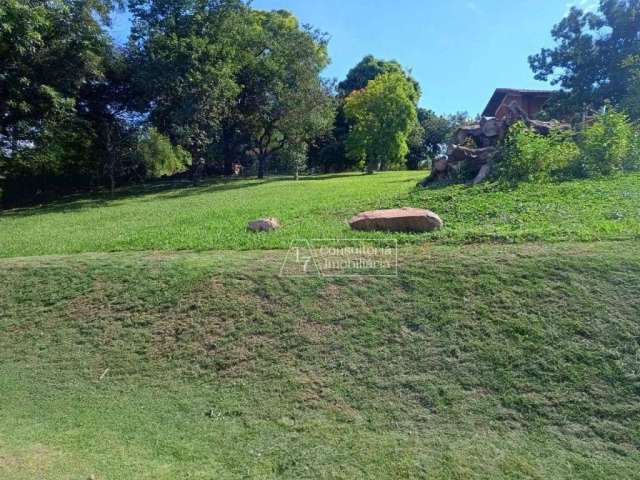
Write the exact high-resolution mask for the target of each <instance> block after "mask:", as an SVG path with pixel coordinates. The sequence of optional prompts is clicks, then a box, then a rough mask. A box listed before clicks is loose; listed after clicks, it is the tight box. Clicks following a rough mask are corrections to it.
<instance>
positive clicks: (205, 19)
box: [0, 0, 640, 205]
mask: <svg viewBox="0 0 640 480" xmlns="http://www.w3.org/2000/svg"><path fill="white" fill-rule="evenodd" d="M639 1H640V0H602V2H601V3H602V5H601V13H600V14H599V15H596V14H590V13H584V12H582V11H580V10H577V9H574V10H572V11H571V13H570V14H569V16H568V17H567V18H566V19H564V20H563V21H562V23H561V24H559V25H558V26H557V27H556V28H555V29H554V36H555V37H556V39H557V41H558V46H557V47H556V49H554V50H548V49H547V50H543V51H542V52H541V53H540V54H539V55H536V56H534V57H532V58H531V65H532V68H533V70H534V72H535V73H536V76H537V77H538V78H540V79H548V78H556V77H554V75H555V73H556V70H558V69H559V70H560V72H562V73H561V75H560V76H559V77H557V79H558V81H559V83H560V84H561V86H562V87H564V92H565V93H563V94H562V95H561V96H559V97H558V98H557V99H556V101H555V102H554V103H553V108H554V109H555V110H553V109H550V110H549V112H550V113H555V112H562V114H563V115H565V116H566V115H570V114H572V113H573V114H576V115H577V114H578V113H579V112H581V111H583V110H584V109H585V108H586V107H587V106H588V107H590V108H599V107H600V106H602V105H603V104H604V103H605V102H607V101H609V102H613V103H615V104H616V105H621V106H623V108H624V109H625V110H626V111H628V112H629V113H630V114H631V115H632V116H635V117H634V118H637V115H638V111H640V101H638V93H639V91H638V88H639V84H640V82H639V81H638V80H640V73H639V72H640V49H639V47H638V44H639V42H640V40H639V36H638V29H639V28H640V27H639V25H640V16H639V14H638V11H639V10H640V9H639V7H638V4H639ZM125 3H126V4H125ZM124 7H126V8H127V9H128V11H129V12H130V15H131V18H132V29H131V34H130V36H129V39H128V41H127V42H126V43H125V44H124V45H123V46H118V45H116V44H115V43H114V41H113V39H112V38H111V36H110V35H109V34H108V32H107V28H106V27H107V26H108V25H109V23H110V21H111V17H112V15H113V13H114V12H115V11H116V9H119V8H124ZM598 31H600V32H604V33H603V34H602V35H593V32H598ZM327 42H328V36H327V35H326V34H325V33H323V32H319V31H317V30H315V29H313V28H312V27H310V26H307V25H300V23H299V22H298V20H297V19H296V18H295V17H294V16H293V15H292V14H291V13H289V12H286V11H271V12H265V11H259V10H255V9H253V8H251V6H250V4H249V3H247V2H244V1H242V0H129V1H128V2H124V1H118V0H49V1H46V2H44V1H41V0H2V2H0V195H2V199H3V202H4V204H5V205H10V204H17V203H20V202H30V201H39V200H44V199H46V198H48V197H50V196H52V195H56V194H60V193H65V192H70V191H75V190H82V189H94V188H98V187H107V188H111V189H113V188H115V187H116V186H119V185H123V184H126V183H130V182H142V181H145V180H146V179H149V178H154V177H162V176H174V175H183V176H185V177H188V178H190V179H192V180H193V181H194V182H197V181H199V180H200V179H201V178H202V177H204V176H207V175H238V174H244V175H257V176H259V177H263V176H264V175H266V174H268V173H287V174H297V173H299V172H303V171H313V172H339V171H345V170H353V169H361V168H366V169H367V170H370V171H373V170H376V169H386V168H421V167H423V166H425V165H428V163H429V161H430V159H431V158H433V157H434V156H435V155H436V154H437V153H439V150H440V148H441V146H442V145H443V144H444V143H446V142H447V141H448V139H449V138H450V136H451V134H452V132H453V130H455V128H456V127H457V126H458V125H460V124H461V123H465V122H466V121H467V120H468V119H467V116H466V114H456V115H451V116H446V117H443V116H439V115H436V114H434V113H433V112H431V111H429V110H425V109H421V108H418V106H417V105H418V100H419V98H420V93H421V91H420V86H419V85H418V84H417V82H416V81H415V80H414V79H413V78H412V77H411V75H410V73H409V72H407V71H406V70H405V69H404V68H403V67H402V66H401V65H400V64H398V63H397V62H395V61H385V60H379V59H376V58H374V57H372V56H367V57H365V58H364V59H363V60H362V61H361V62H360V63H359V64H358V65H356V66H355V67H354V68H353V69H352V70H351V71H350V72H349V74H348V75H347V77H346V79H344V80H343V81H342V82H340V83H337V82H336V81H333V80H328V79H325V78H323V77H322V75H321V72H322V71H323V69H324V68H325V67H326V66H327V64H328V63H329V57H328V54H327ZM572 56H574V57H579V58H580V59H581V62H578V63H576V62H575V61H573V60H572Z"/></svg>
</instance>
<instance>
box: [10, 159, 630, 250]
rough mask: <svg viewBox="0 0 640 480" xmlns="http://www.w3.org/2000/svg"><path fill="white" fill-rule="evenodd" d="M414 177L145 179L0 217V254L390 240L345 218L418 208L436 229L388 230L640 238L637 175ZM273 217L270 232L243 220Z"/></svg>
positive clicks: (485, 236)
mask: <svg viewBox="0 0 640 480" xmlns="http://www.w3.org/2000/svg"><path fill="white" fill-rule="evenodd" d="M424 175H425V174H424V173H423V172H389V173H382V174H376V175H370V176H365V175H361V174H346V175H337V176H324V177H315V178H307V179H303V180H301V181H297V182H296V181H294V180H283V179H270V180H266V181H257V180H231V181H227V182H211V183H208V184H205V185H202V186H199V187H190V186H182V187H180V188H177V187H172V186H171V185H163V184H157V185H150V186H147V187H137V188H131V189H126V190H122V191H119V192H118V194H117V195H116V196H115V197H114V198H111V197H109V196H108V195H102V196H94V197H89V198H72V199H68V200H66V201H63V202H58V203H56V204H53V205H49V206H44V207H39V208H27V209H17V210H10V211H4V212H2V213H0V256H2V257H14V256H28V255H47V254H67V253H82V252H110V251H133V250H138V251H140V250H167V251H171V250H255V249H281V248H287V247H288V246H289V244H290V242H291V241H292V240H296V239H326V238H330V239H336V238H337V239H341V238H370V237H374V238H375V237H389V235H387V234H375V235H373V234H370V233H354V232H352V231H350V229H349V227H348V225H347V224H346V221H347V220H348V219H349V218H350V217H351V216H352V215H354V214H356V213H358V212H359V211H362V210H365V209H366V210H368V209H374V208H389V207H402V206H413V207H425V208H429V209H432V210H434V211H435V212H437V213H439V214H440V215H441V216H442V218H443V219H444V221H445V228H444V229H443V230H441V231H439V232H437V233H434V234H423V235H395V236H392V238H396V239H398V240H399V241H400V242H401V243H423V242H424V241H432V242H433V241H435V242H446V243H464V242H484V241H490V242H495V241H499V242H514V241H518V242H521V241H535V240H544V241H559V240H579V241H586V240H611V239H615V240H623V239H637V238H640V175H638V174H633V175H624V176H619V177H615V178H607V179H601V180H585V181H573V182H566V183H557V184H546V185H535V184H533V185H532V184H525V185H521V186H519V187H517V188H514V189H504V188H499V187H497V186H495V185H483V186H479V187H475V188H465V187H463V186H450V187H444V188H437V189H429V190H422V189H420V190H418V189H416V188H415V185H416V182H418V181H419V180H420V179H422V178H423V177H424ZM265 216H275V217H278V218H279V219H280V220H281V222H282V224H283V227H282V229H281V230H280V231H279V232H276V233H272V234H268V235H253V234H250V233H248V232H247V231H246V225H247V222H248V221H250V220H253V219H256V218H259V217H265Z"/></svg>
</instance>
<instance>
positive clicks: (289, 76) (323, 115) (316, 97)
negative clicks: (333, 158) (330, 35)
mask: <svg viewBox="0 0 640 480" xmlns="http://www.w3.org/2000/svg"><path fill="white" fill-rule="evenodd" d="M252 18H253V20H254V21H255V28H254V29H252V30H251V31H252V33H253V34H252V35H251V36H250V40H249V43H250V45H249V49H248V50H249V51H251V52H255V55H252V56H251V57H250V58H249V59H248V61H247V63H246V64H245V65H243V68H242V70H241V71H240V74H239V78H238V82H239V83H240V84H241V85H242V91H241V92H240V95H239V101H238V110H239V113H240V116H241V120H242V124H241V130H244V131H245V132H246V134H247V135H246V138H248V141H249V145H250V147H251V150H252V152H253V153H254V154H255V156H256V158H257V161H258V177H259V178H263V177H264V175H265V173H266V170H267V165H268V161H269V159H270V158H271V156H273V155H274V154H275V153H277V152H280V151H282V150H283V149H285V148H286V149H287V150H288V151H289V152H300V151H305V152H306V149H307V148H306V146H307V145H308V144H309V142H311V140H312V139H313V138H314V137H316V136H318V135H321V134H323V133H325V132H326V131H328V130H329V128H330V127H331V124H332V122H333V118H334V117H333V115H334V107H333V102H332V99H331V96H330V92H329V90H330V86H329V85H328V84H326V83H325V82H323V81H322V79H321V78H320V72H321V71H322V69H324V67H325V66H326V65H327V63H328V61H329V58H328V55H327V49H326V46H327V40H326V36H325V35H324V34H321V33H319V32H317V31H313V30H311V29H310V28H308V27H302V28H300V26H299V24H298V21H297V19H296V18H295V17H294V16H293V15H291V14H290V13H289V12H285V11H274V12H259V11H255V12H252Z"/></svg>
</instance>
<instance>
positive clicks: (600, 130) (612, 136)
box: [573, 111, 635, 177]
mask: <svg viewBox="0 0 640 480" xmlns="http://www.w3.org/2000/svg"><path fill="white" fill-rule="evenodd" d="M634 139H635V132H634V130H633V126H632V125H631V123H630V121H629V118H628V117H627V116H626V115H625V114H623V113H619V112H615V111H609V112H607V113H604V114H601V115H598V116H597V117H596V118H595V121H594V122H593V124H592V125H589V126H586V127H585V128H584V130H583V131H582V132H581V134H580V139H579V145H580V151H581V156H580V160H579V162H578V163H577V164H576V165H575V166H574V169H573V170H574V172H575V174H577V175H579V176H585V177H593V176H598V175H610V174H612V173H615V172H619V171H622V170H623V169H624V168H625V165H626V164H627V162H628V161H629V160H630V159H631V157H632V154H633V150H634Z"/></svg>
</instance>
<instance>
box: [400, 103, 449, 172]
mask: <svg viewBox="0 0 640 480" xmlns="http://www.w3.org/2000/svg"><path fill="white" fill-rule="evenodd" d="M453 130H454V126H453V122H452V120H451V119H450V118H447V117H442V116H440V115H437V114H436V113H435V112H433V111H432V110H426V109H424V108H419V109H418V126H417V127H416V128H415V129H414V131H413V132H412V133H411V135H410V137H409V154H408V156H407V166H408V167H409V168H410V169H418V168H420V167H421V166H422V164H423V163H425V162H426V161H429V160H433V159H434V158H435V156H436V155H438V154H439V153H440V150H441V149H442V146H443V145H445V144H446V143H447V142H448V141H449V140H450V138H451V135H452V133H453Z"/></svg>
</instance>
